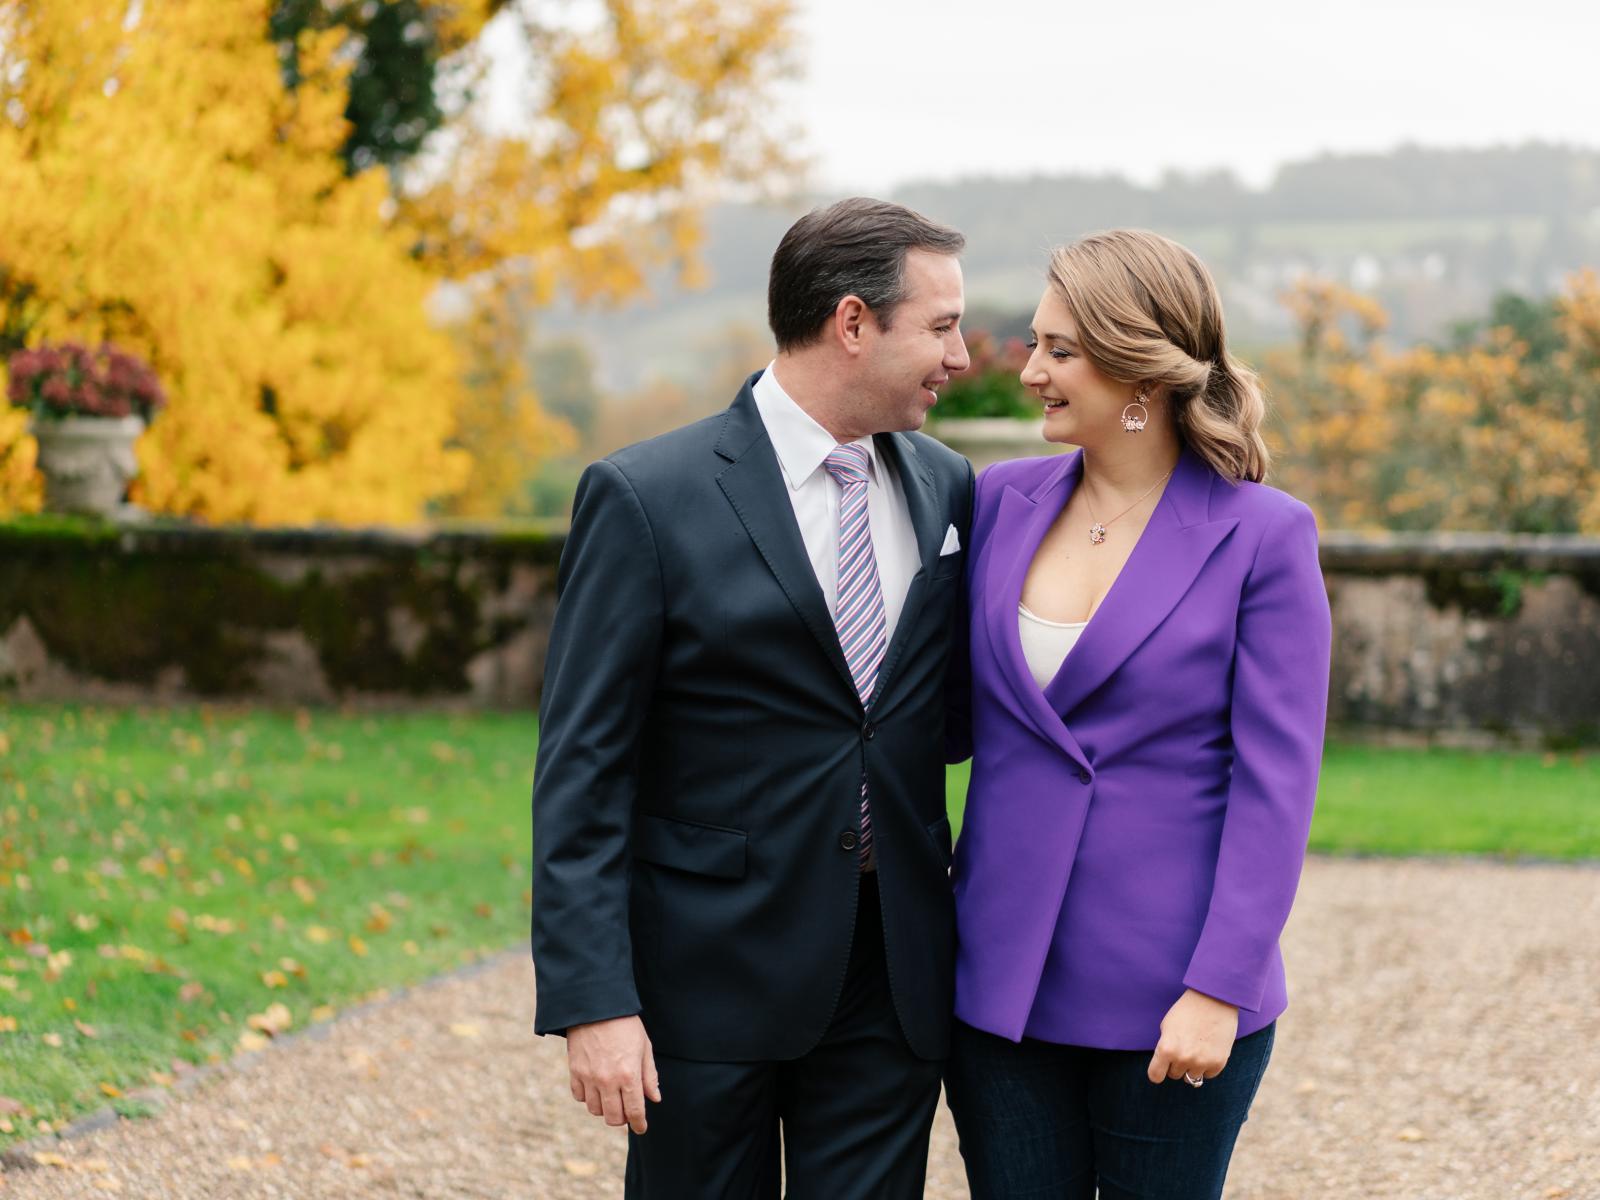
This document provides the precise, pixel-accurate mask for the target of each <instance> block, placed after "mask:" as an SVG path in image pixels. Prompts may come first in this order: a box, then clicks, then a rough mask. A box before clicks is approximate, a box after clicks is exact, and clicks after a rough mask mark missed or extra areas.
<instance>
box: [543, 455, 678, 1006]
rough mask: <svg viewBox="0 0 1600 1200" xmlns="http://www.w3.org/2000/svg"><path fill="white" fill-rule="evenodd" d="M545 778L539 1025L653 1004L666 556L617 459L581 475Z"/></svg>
mask: <svg viewBox="0 0 1600 1200" xmlns="http://www.w3.org/2000/svg"><path fill="white" fill-rule="evenodd" d="M557 587H558V599H557V602H556V614H555V621H554V624H553V626H552V627H551V632H550V650H549V654H548V657H547V658H546V661H545V675H544V693H543V696H542V697H541V699H540V704H539V721H540V728H539V753H538V760H537V763H536V765H535V768H534V778H533V928H532V937H533V961H534V970H535V976H536V982H537V994H538V1003H537V1009H536V1012H535V1016H534V1028H535V1030H536V1031H537V1032H538V1033H541V1034H543V1033H559V1032H563V1031H564V1030H566V1029H567V1028H568V1027H569V1026H572V1025H580V1024H586V1023H588V1022H590V1021H600V1020H606V1019H608V1018H611V1017H619V1016H628V1015H631V1014H634V1013H637V1012H639V1010H640V1004H639V995H638V991H637V989H636V987H635V985H634V978H633V948H632V940H631V938H630V936H629V932H628V877H629V851H628V840H629V833H630V830H631V827H632V820H633V810H634V801H635V797H636V793H637V790H638V786H637V758H638V744H639V735H640V731H641V729H642V727H643V724H644V719H645V715H646V713H647V712H648V710H649V705H650V698H651V693H652V691H653V689H654V686H655V679H656V673H657V662H658V657H659V654H660V649H661V636H662V626H663V620H664V605H663V600H662V582H661V570H660V563H659V560H658V558H657V554H656V545H655V539H654V537H653V536H652V533H651V529H650V524H649V521H648V519H647V518H646V516H645V512H644V508H643V506H642V505H641V504H640V503H639V498H638V496H637V495H636V494H635V492H634V490H633V487H632V485H631V484H630V483H629V482H628V480H627V477H626V476H624V475H623V473H622V471H621V470H619V469H618V468H617V467H616V466H615V465H614V464H612V463H610V462H605V461H602V462H597V463H595V464H593V465H592V466H590V467H589V468H588V470H586V471H585V472H584V474H583V478H582V479H581V480H580V481H579V483H578V490H577V496H576V498H575V500H574V503H573V515H572V529H571V532H570V533H569V534H568V536H567V542H566V546H565V548H564V549H563V551H562V554H561V566H560V571H559V574H558V580H557Z"/></svg>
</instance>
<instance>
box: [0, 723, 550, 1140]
mask: <svg viewBox="0 0 1600 1200" xmlns="http://www.w3.org/2000/svg"><path fill="white" fill-rule="evenodd" d="M534 745H535V726H534V721H533V718H532V717H531V716H521V717H517V716H473V717H471V718H461V717H445V716H383V717H360V716H356V717H350V716H338V715H333V714H318V715H302V716H299V717H296V716H295V715H293V714H265V713H251V714H243V713H226V712H222V711H217V712H214V713H213V712H210V711H206V710H196V709H186V710H176V711H172V712H154V711H152V712H135V711H128V710H116V711H112V710H104V711H95V710H88V709H79V708H60V707H52V708H43V707H38V708H34V707H23V708H13V709H9V710H6V711H4V712H0V1096H4V1097H9V1098H10V1099H12V1100H14V1101H16V1102H19V1103H20V1104H21V1105H22V1107H23V1111H22V1112H20V1113H19V1112H10V1113H7V1112H6V1111H5V1109H6V1108H8V1107H12V1106H7V1105H5V1104H3V1103H0V1143H3V1142H5V1141H7V1140H15V1139H16V1138H18V1137H21V1136H23V1135H25V1134H33V1133H36V1132H38V1130H39V1124H38V1123H39V1122H40V1121H41V1120H42V1121H46V1122H52V1123H58V1122H60V1121H62V1120H63V1119H66V1118H69V1117H70V1116H72V1115H73V1114H75V1113H80V1112H82V1111H83V1110H85V1109H88V1108H93V1107H97V1106H98V1105H101V1104H104V1103H106V1102H107V1098H108V1097H111V1098H113V1099H115V1097H116V1096H117V1094H118V1093H119V1092H124V1091H126V1090H128V1089H129V1088H131V1087H136V1086H140V1085H144V1084H148V1083H151V1082H157V1083H160V1082H165V1081H166V1080H167V1079H168V1078H170V1077H171V1075H172V1073H173V1071H174V1060H175V1059H176V1060H178V1061H179V1062H188V1063H200V1062H205V1061H207V1060H215V1059H217V1058H222V1057H227V1056H230V1055H232V1054H233V1053H235V1052H236V1051H238V1050H239V1049H241V1048H243V1049H249V1048H251V1047H252V1046H255V1045H258V1044H259V1041H258V1039H260V1038H262V1037H263V1036H264V1034H265V1033H267V1032H268V1031H270V1030H271V1029H274V1028H280V1027H286V1028H289V1029H300V1028H303V1027H305V1026H306V1025H307V1024H308V1023H310V1022H312V1021H313V1020H316V1019H319V1018H322V1017H325V1016H327V1015H329V1013H330V1012H331V1011H332V1010H333V1009H334V1008H337V1007H339V1006H343V1005H348V1004H349V1003H351V1002H352V1001H355V1000H358V999H360V998H362V997H365V996H367V995H369V994H371V993H372V992H373V991H374V990H375V989H378V988H381V987H392V986H395V985H399V984H404V983H407V982H411V981H415V980H419V979H422V978H424V977H427V976H430V975H434V974H437V973H438V972H440V971H441V970H444V969H446V968H449V967H453V966H456V965H459V964H460V963H462V962H463V961H467V960H470V959H472V958H474V957H477V956H479V955H482V954H484V953H487V952H490V951H495V950H500V949H502V948H504V947H506V946H508V945H510V944H513V943H515V942H516V941H517V939H519V938H521V937H524V936H526V930H527V919H528V906H529V903H530V896H529V891H528V889H529V880H528V862H527V860H528V847H529V836H530V835H529V809H528V787H529V783H530V781H531V779H532V775H533V752H534ZM279 1005H281V1006H282V1007H281V1008H276V1007H274V1006H279ZM252 1019H253V1021H254V1025H255V1026H256V1027H257V1028H252ZM285 1022H287V1024H286V1025H285ZM261 1026H266V1027H267V1030H262V1029H261V1028H259V1027H261ZM7 1126H10V1128H9V1129H8V1128H6V1127H7Z"/></svg>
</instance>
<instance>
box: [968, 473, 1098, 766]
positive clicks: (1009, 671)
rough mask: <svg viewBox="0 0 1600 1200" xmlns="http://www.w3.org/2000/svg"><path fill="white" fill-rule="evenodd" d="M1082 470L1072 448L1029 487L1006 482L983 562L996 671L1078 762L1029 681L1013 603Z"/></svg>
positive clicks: (1069, 739)
mask: <svg viewBox="0 0 1600 1200" xmlns="http://www.w3.org/2000/svg"><path fill="white" fill-rule="evenodd" d="M1082 471H1083V453H1082V451H1075V452H1073V453H1072V454H1069V455H1067V456H1065V458H1064V459H1062V460H1060V466H1059V467H1056V469H1054V470H1052V471H1051V472H1050V473H1049V474H1048V475H1046V476H1045V478H1044V480H1043V482H1041V483H1040V484H1039V485H1038V486H1037V487H1035V488H1033V489H1032V490H1031V491H1028V492H1022V491H1019V490H1018V489H1016V488H1014V487H1011V486H1010V485H1009V484H1008V485H1007V486H1006V489H1005V491H1004V492H1002V493H1001V495H1000V508H999V511H998V512H997V513H996V514H995V521H994V525H993V529H994V532H993V534H992V535H991V540H990V543H989V547H988V549H987V551H986V553H985V562H984V564H983V567H982V569H983V572H984V594H985V596H986V597H987V598H988V599H987V600H986V602H985V604H984V619H985V622H986V624H987V625H988V632H989V644H990V645H991V646H993V647H994V652H995V658H996V659H997V660H998V665H999V668H1000V675H1001V677H1002V678H1003V679H1004V680H1005V681H1006V683H1007V684H1008V685H1009V686H1010V689H1011V692H1012V694H1013V695H1014V696H1015V698H1016V701H1017V703H1018V705H1019V706H1020V707H1021V709H1022V711H1023V712H1024V713H1026V714H1027V716H1028V719H1029V720H1031V721H1032V722H1033V724H1034V727H1035V728H1036V729H1038V731H1039V733H1040V734H1041V735H1042V736H1043V737H1044V738H1045V739H1046V740H1048V741H1051V742H1054V743H1055V744H1056V745H1058V746H1059V747H1061V749H1062V750H1063V751H1064V752H1065V753H1066V754H1068V755H1070V756H1071V757H1072V758H1074V759H1076V760H1077V761H1078V762H1079V763H1081V764H1083V765H1087V764H1088V758H1087V757H1086V756H1085V754H1084V753H1083V750H1082V748H1081V747H1080V746H1079V745H1078V741H1077V739H1076V738H1074V737H1073V736H1072V732H1071V730H1069V729H1068V728H1067V727H1066V725H1064V724H1063V723H1062V721H1061V718H1060V716H1058V715H1057V712H1056V710H1055V709H1053V708H1052V707H1051V706H1050V704H1049V703H1048V702H1047V701H1046V700H1045V697H1044V693H1042V692H1041V691H1040V690H1039V685H1038V684H1036V683H1035V682H1034V681H1033V673H1032V672H1031V671H1029V670H1028V663H1027V659H1025V658H1024V657H1023V654H1022V637H1021V635H1020V634H1019V633H1018V631H1017V605H1018V604H1020V603H1021V602H1022V584H1023V581H1024V580H1025V579H1026V578H1027V575H1028V567H1029V566H1030V565H1031V564H1032V562H1033V556H1034V555H1035V554H1037V553H1038V551H1039V543H1040V542H1042V541H1044V535H1045V533H1046V532H1048V531H1049V529H1050V524H1051V522H1053V521H1054V520H1055V519H1056V516H1057V514H1059V513H1060V512H1061V509H1062V507H1063V506H1064V505H1065V504H1066V502H1067V499H1068V497H1070V496H1071V495H1072V489H1073V488H1075V487H1076V486H1077V484H1078V479H1079V477H1080V476H1081V474H1082Z"/></svg>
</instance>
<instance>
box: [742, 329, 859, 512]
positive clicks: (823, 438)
mask: <svg viewBox="0 0 1600 1200" xmlns="http://www.w3.org/2000/svg"><path fill="white" fill-rule="evenodd" d="M776 365H777V363H776V361H773V362H770V363H768V364H767V369H766V370H765V371H763V372H761V378H760V379H757V380H756V382H755V386H754V387H753V388H752V389H751V391H752V393H753V394H754V396H755V401H756V411H757V412H759V413H760V414H761V423H762V424H763V425H765V426H766V427H767V437H768V438H769V439H771V441H772V448H773V450H774V451H775V452H776V453H777V455H778V463H779V465H780V466H782V467H783V474H784V478H785V480H787V482H788V484H789V489H790V490H791V491H796V490H798V489H799V488H800V486H801V485H802V484H804V483H805V482H806V480H808V479H810V478H811V476H812V475H813V474H814V473H815V472H816V470H817V469H818V468H819V467H821V466H822V464H823V461H824V460H825V459H826V458H827V457H828V455H829V454H831V453H833V448H834V447H835V446H837V445H838V444H839V443H837V442H835V441H834V440H833V435H832V434H831V433H829V432H828V431H827V430H826V429H824V428H823V427H822V426H821V425H818V424H817V422H816V421H815V420H814V419H813V418H812V416H811V414H810V413H808V412H806V410H805V409H803V408H801V407H800V406H799V405H798V404H796V403H795V401H794V398H793V397H792V396H790V395H789V393H788V392H786V391H784V390H783V384H781V383H779V382H778V376H777V373H776V372H775V371H774V370H773V367H775V366H776ZM854 444H855V445H857V446H860V447H861V448H862V449H863V450H865V451H866V452H867V479H868V481H869V482H871V483H876V482H877V478H878V451H877V447H876V446H875V445H874V444H873V439H872V438H871V437H864V438H858V439H857V440H856V441H855V443H854Z"/></svg>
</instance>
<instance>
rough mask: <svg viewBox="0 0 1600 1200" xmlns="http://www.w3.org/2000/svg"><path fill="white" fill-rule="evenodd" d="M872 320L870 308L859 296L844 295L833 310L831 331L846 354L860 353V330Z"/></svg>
mask: <svg viewBox="0 0 1600 1200" xmlns="http://www.w3.org/2000/svg"><path fill="white" fill-rule="evenodd" d="M871 320H872V310H871V309H869V308H868V307H867V306H866V304H864V303H863V302H862V300H861V297H860V296H846V297H845V298H844V299H843V300H841V301H839V306H838V307H837V308H835V309H834V310H833V332H834V336H835V337H837V338H838V339H839V345H840V346H841V347H842V348H843V349H844V352H845V353H846V354H860V353H861V349H862V332H863V329H864V327H865V326H866V324H867V323H868V322H870V321H871Z"/></svg>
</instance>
